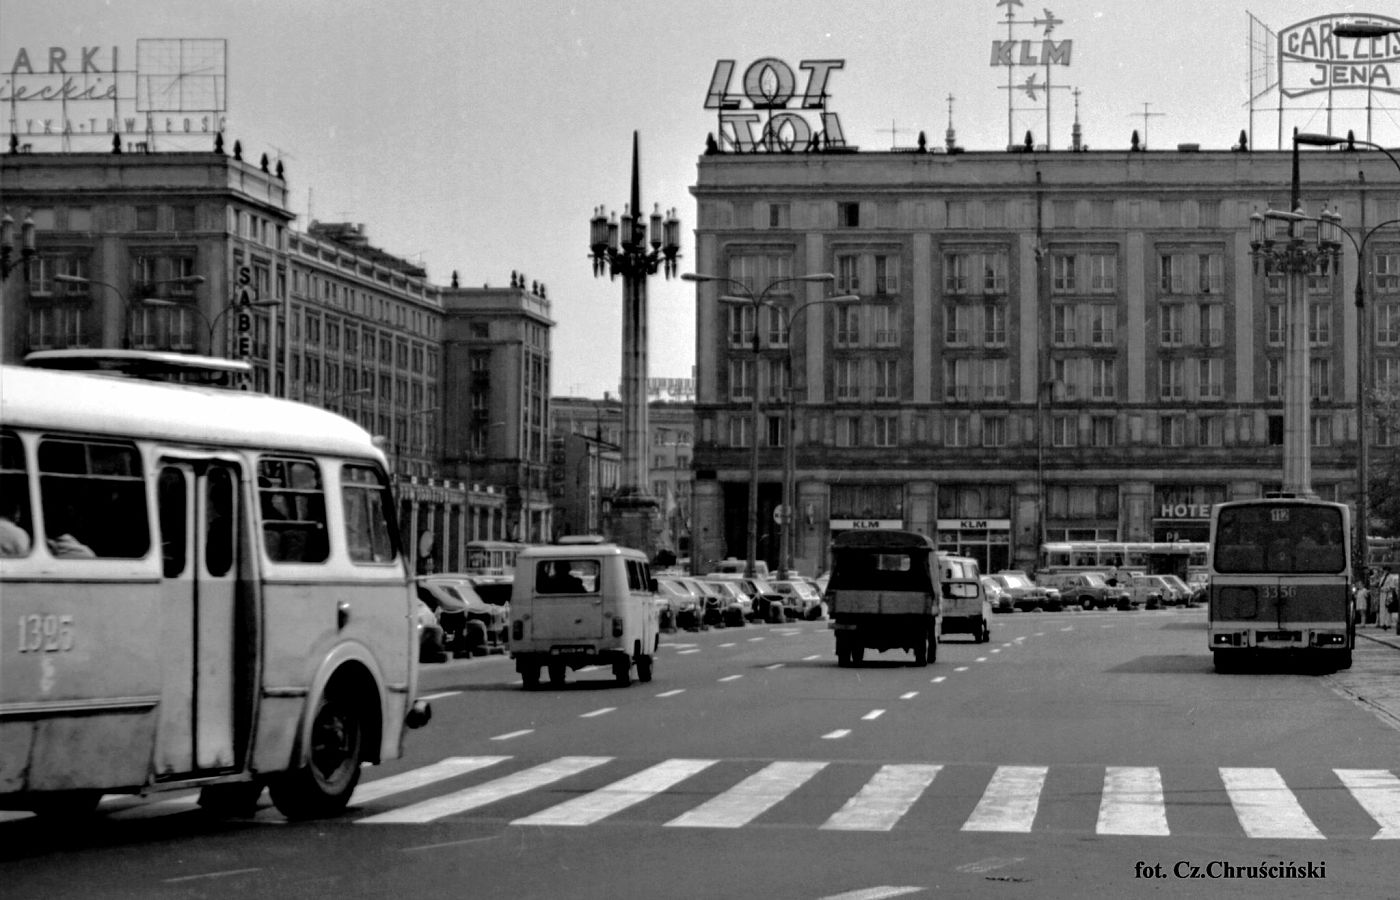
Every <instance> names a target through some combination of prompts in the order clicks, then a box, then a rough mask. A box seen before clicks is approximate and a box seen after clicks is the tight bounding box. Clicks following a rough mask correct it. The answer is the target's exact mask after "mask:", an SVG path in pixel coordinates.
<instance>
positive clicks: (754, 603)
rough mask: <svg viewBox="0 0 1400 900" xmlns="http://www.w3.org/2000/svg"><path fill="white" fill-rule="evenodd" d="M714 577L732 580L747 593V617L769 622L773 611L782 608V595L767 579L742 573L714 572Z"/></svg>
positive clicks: (772, 618)
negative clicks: (748, 602)
mask: <svg viewBox="0 0 1400 900" xmlns="http://www.w3.org/2000/svg"><path fill="white" fill-rule="evenodd" d="M710 577H711V578H714V579H724V580H732V581H734V582H736V583H737V584H738V585H739V587H740V589H741V590H742V591H743V592H744V593H745V594H747V595H748V597H749V601H750V604H751V605H750V607H749V613H748V615H749V618H750V619H752V620H754V621H757V622H771V621H773V620H774V618H775V613H776V612H777V611H778V610H781V609H782V608H783V595H782V594H780V593H778V591H777V590H775V589H774V587H773V585H772V584H770V583H769V581H768V579H766V578H763V577H761V576H760V577H754V578H747V577H745V576H743V575H732V574H715V575H711V576H710Z"/></svg>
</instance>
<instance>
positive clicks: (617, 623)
mask: <svg viewBox="0 0 1400 900" xmlns="http://www.w3.org/2000/svg"><path fill="white" fill-rule="evenodd" d="M612 632H613V637H622V620H621V619H617V618H614V619H613V627H612Z"/></svg>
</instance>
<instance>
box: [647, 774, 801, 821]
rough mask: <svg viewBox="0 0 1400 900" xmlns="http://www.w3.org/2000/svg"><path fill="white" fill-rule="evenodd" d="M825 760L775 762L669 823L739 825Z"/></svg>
mask: <svg viewBox="0 0 1400 900" xmlns="http://www.w3.org/2000/svg"><path fill="white" fill-rule="evenodd" d="M824 768H826V763H824V762H775V763H770V764H769V765H767V766H765V767H764V768H763V769H762V770H760V771H758V772H755V773H754V774H752V775H750V776H749V777H748V778H745V779H744V780H743V781H741V782H739V783H738V784H736V785H735V786H734V787H732V788H730V789H729V790H727V791H725V792H724V793H722V794H719V795H718V796H715V797H712V798H710V799H709V800H707V801H705V802H704V803H702V804H700V805H699V806H697V807H696V808H695V809H692V810H691V811H690V812H688V813H686V814H684V815H682V816H678V817H676V818H674V819H672V820H671V821H669V822H667V823H666V827H668V828H739V827H741V826H743V825H747V824H748V823H749V822H751V821H753V820H754V819H756V818H758V817H759V816H760V815H762V814H763V813H765V812H767V811H768V810H769V809H771V808H772V807H773V806H775V805H777V804H778V802H779V801H781V800H783V799H784V798H785V797H787V796H789V795H790V794H792V792H793V791H795V790H797V789H798V788H800V787H801V786H802V785H804V784H806V783H807V781H808V780H809V779H810V778H812V776H814V775H816V774H817V773H818V772H820V771H821V770H822V769H824Z"/></svg>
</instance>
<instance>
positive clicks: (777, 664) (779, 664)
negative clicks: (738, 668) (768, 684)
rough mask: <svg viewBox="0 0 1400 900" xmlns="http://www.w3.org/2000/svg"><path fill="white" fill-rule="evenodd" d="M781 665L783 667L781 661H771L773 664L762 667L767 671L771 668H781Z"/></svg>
mask: <svg viewBox="0 0 1400 900" xmlns="http://www.w3.org/2000/svg"><path fill="white" fill-rule="evenodd" d="M782 667H783V664H782V663H773V665H771V666H764V667H763V668H765V669H768V670H769V671H772V670H773V669H781V668H782Z"/></svg>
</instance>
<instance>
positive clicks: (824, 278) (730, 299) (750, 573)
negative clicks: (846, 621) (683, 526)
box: [681, 272, 836, 578]
mask: <svg viewBox="0 0 1400 900" xmlns="http://www.w3.org/2000/svg"><path fill="white" fill-rule="evenodd" d="M681 278H682V279H684V280H685V281H694V282H698V283H704V282H722V283H724V284H727V285H729V286H730V287H733V288H737V289H738V290H739V292H740V293H739V295H737V296H736V295H730V294H725V295H722V296H721V297H720V298H719V301H720V302H721V303H736V304H749V305H752V306H753V384H752V385H750V393H751V403H750V407H749V416H750V421H751V423H752V428H751V429H750V435H749V442H750V443H749V446H750V451H749V509H748V529H749V530H748V552H747V556H746V557H745V564H744V574H745V576H746V577H748V578H753V577H754V574H755V571H754V569H755V566H754V563H755V562H756V560H757V557H758V415H759V411H758V363H759V358H760V357H759V351H760V346H759V341H758V308H759V307H760V306H772V305H774V304H772V303H771V302H769V300H768V295H769V294H771V293H772V292H773V291H774V290H775V289H776V288H779V287H781V286H783V285H785V284H793V283H794V282H798V281H821V282H832V281H835V280H836V276H835V275H833V274H831V273H830V272H821V273H817V274H813V275H796V276H793V277H791V278H779V279H777V280H776V281H773V282H770V283H769V284H768V286H767V287H765V288H764V289H763V290H762V291H761V292H760V293H758V294H755V293H754V292H753V290H752V289H751V288H749V286H748V285H746V284H744V283H743V282H742V281H738V280H736V279H733V278H726V277H725V276H723V275H702V274H699V273H696V272H686V273H685V274H683V275H681ZM789 329H791V325H790V324H789ZM791 342H792V341H791V335H789V338H788V343H789V346H791ZM790 352H791V351H789V353H790ZM790 365H791V356H789V366H790ZM789 377H791V371H790V370H789ZM790 421H791V420H789V422H790ZM694 554H695V548H693V547H692V548H691V556H692V558H693V557H694Z"/></svg>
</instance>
